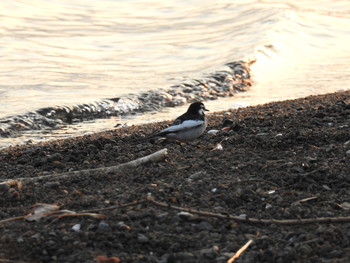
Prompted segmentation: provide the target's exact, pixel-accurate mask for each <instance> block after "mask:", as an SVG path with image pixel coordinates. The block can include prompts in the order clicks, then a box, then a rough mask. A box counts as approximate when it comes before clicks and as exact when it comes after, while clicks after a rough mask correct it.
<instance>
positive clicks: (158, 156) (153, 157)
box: [1, 148, 168, 184]
mask: <svg viewBox="0 0 350 263" xmlns="http://www.w3.org/2000/svg"><path fill="white" fill-rule="evenodd" d="M167 152H168V150H167V149H166V148H165V149H162V150H160V151H157V152H155V153H152V154H150V155H147V156H144V157H141V158H138V159H136V160H133V161H130V162H128V163H123V164H119V165H116V166H109V167H99V168H94V169H86V170H80V171H72V172H66V173H57V174H51V175H44V176H37V177H24V178H17V179H16V180H7V181H5V182H2V183H1V184H10V183H11V184H12V183H13V181H17V183H29V182H38V181H42V180H50V179H71V178H74V177H84V179H85V178H86V177H89V176H91V177H93V176H96V175H100V174H101V173H103V174H108V173H115V172H117V171H120V170H123V169H130V168H135V167H138V166H140V165H143V164H145V163H150V162H159V161H162V160H164V159H165V157H166V155H167Z"/></svg>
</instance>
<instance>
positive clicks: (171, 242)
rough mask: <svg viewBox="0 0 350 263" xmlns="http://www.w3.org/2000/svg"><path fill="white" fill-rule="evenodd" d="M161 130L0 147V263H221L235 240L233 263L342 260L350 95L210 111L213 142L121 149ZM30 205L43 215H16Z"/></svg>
mask: <svg viewBox="0 0 350 263" xmlns="http://www.w3.org/2000/svg"><path fill="white" fill-rule="evenodd" d="M168 124H169V123H168V122H162V123H155V124H150V125H144V126H133V127H129V128H123V129H119V130H113V131H108V132H103V133H98V134H93V135H88V136H84V137H78V138H71V139H66V140H60V141H52V142H46V143H41V144H37V145H26V146H20V147H11V148H8V149H2V150H0V168H1V169H0V179H1V180H2V181H5V180H6V179H17V181H12V182H11V183H8V184H0V195H1V199H0V202H1V207H2V208H1V210H0V220H6V219H9V220H8V221H1V222H0V228H1V235H0V262H2V261H4V260H8V261H4V262H118V260H121V261H120V262H162V263H166V262H227V260H229V259H230V257H232V255H233V254H234V253H235V252H236V251H238V250H239V249H240V248H241V247H242V246H243V245H244V244H246V243H247V241H249V240H253V242H252V243H251V244H250V245H249V247H248V248H246V250H245V251H244V252H243V253H242V254H241V255H240V256H239V258H238V259H237V260H236V261H235V262H349V258H350V249H349V248H350V214H349V211H350V190H349V189H350V164H349V163H350V132H349V131H350V92H341V93H335V94H327V95H323V96H312V97H308V98H304V99H298V100H292V101H284V102H278V103H270V104H266V105H262V106H257V107H248V108H242V109H237V110H230V111H227V112H218V113H213V114H210V115H209V127H208V130H219V132H218V133H216V134H208V133H205V134H204V135H203V136H201V137H200V138H199V139H198V140H197V141H195V142H193V143H191V144H190V145H187V146H185V149H184V152H182V151H181V148H180V147H179V146H178V145H177V144H175V143H171V142H167V141H159V140H157V141H138V140H135V139H137V138H140V137H143V136H145V135H149V134H152V133H153V132H155V131H156V130H159V129H161V128H163V127H166V126H167V125H168ZM223 128H224V129H223ZM219 145H220V147H219ZM165 148H166V149H167V155H166V156H165V159H164V158H160V159H159V160H156V161H151V162H147V163H142V164H140V165H138V166H136V167H127V168H124V169H119V168H116V169H115V170H106V169H100V170H98V171H90V172H87V173H84V174H76V173H75V174H72V173H71V174H68V176H67V175H66V176H64V174H65V173H67V172H70V171H78V170H82V169H95V168H101V167H110V166H118V165H120V164H123V163H127V162H130V161H132V160H135V159H137V158H140V157H143V156H147V155H149V154H152V153H154V152H157V151H159V150H162V149H165ZM101 170H102V171H101ZM57 174H59V176H53V175H57ZM39 176H42V177H41V179H40V180H37V179H35V178H38V177H39ZM19 178H22V180H20V179H19ZM23 178H24V179H23ZM37 203H45V204H56V205H55V206H53V207H51V209H56V210H55V211H51V212H50V213H49V214H47V215H45V216H41V217H39V218H34V219H35V220H34V221H33V218H30V217H27V218H25V216H26V215H28V214H29V213H31V212H33V209H34V208H33V205H35V204H37ZM124 204H128V205H127V206H123V205H124ZM120 206H121V207H120ZM167 206H168V207H167ZM181 209H183V211H181ZM186 209H191V210H199V212H196V211H192V212H191V213H189V212H188V211H187V210H186ZM57 210H59V211H57ZM61 210H69V211H70V212H67V211H61ZM37 211H38V210H37ZM72 211H74V212H76V213H81V214H76V215H72V214H71V212H72ZM46 212H48V211H46ZM88 212H89V213H94V214H87V213H88ZM208 212H209V213H208ZM67 214H70V216H68V215H67ZM59 215H61V217H59ZM62 215H63V216H62ZM14 217H19V218H14ZM348 217H349V218H348ZM310 219H311V220H310ZM29 220H32V221H29ZM259 220H263V221H260V222H259ZM101 256H104V257H107V258H108V257H114V258H112V259H110V260H109V261H107V260H106V259H103V257H101ZM10 260H12V261H10Z"/></svg>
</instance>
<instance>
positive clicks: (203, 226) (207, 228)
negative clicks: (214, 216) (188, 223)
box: [196, 221, 213, 231]
mask: <svg viewBox="0 0 350 263" xmlns="http://www.w3.org/2000/svg"><path fill="white" fill-rule="evenodd" d="M196 228H198V229H199V230H205V231H210V230H212V229H213V226H212V225H211V224H210V223H209V222H207V221H202V222H200V223H199V224H197V225H196Z"/></svg>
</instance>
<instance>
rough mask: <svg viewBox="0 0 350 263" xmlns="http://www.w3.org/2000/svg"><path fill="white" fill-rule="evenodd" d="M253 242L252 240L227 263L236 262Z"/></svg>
mask: <svg viewBox="0 0 350 263" xmlns="http://www.w3.org/2000/svg"><path fill="white" fill-rule="evenodd" d="M252 242H253V240H252V239H250V240H249V241H248V242H247V243H245V245H244V246H243V247H241V248H240V249H239V250H238V251H237V252H236V253H235V254H234V255H233V256H232V257H231V258H230V259H229V260H228V261H227V263H232V262H233V261H235V260H236V259H237V258H239V256H240V255H241V254H242V253H243V252H244V251H245V250H246V249H247V248H248V247H249V246H250V244H251V243H252Z"/></svg>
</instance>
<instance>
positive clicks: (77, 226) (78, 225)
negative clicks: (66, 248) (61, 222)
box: [72, 224, 81, 232]
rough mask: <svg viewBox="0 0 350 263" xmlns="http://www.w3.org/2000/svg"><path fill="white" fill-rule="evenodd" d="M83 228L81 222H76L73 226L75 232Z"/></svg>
mask: <svg viewBox="0 0 350 263" xmlns="http://www.w3.org/2000/svg"><path fill="white" fill-rule="evenodd" d="M80 228H81V224H75V225H74V226H72V230H73V231H75V232H79V231H80Z"/></svg>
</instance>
